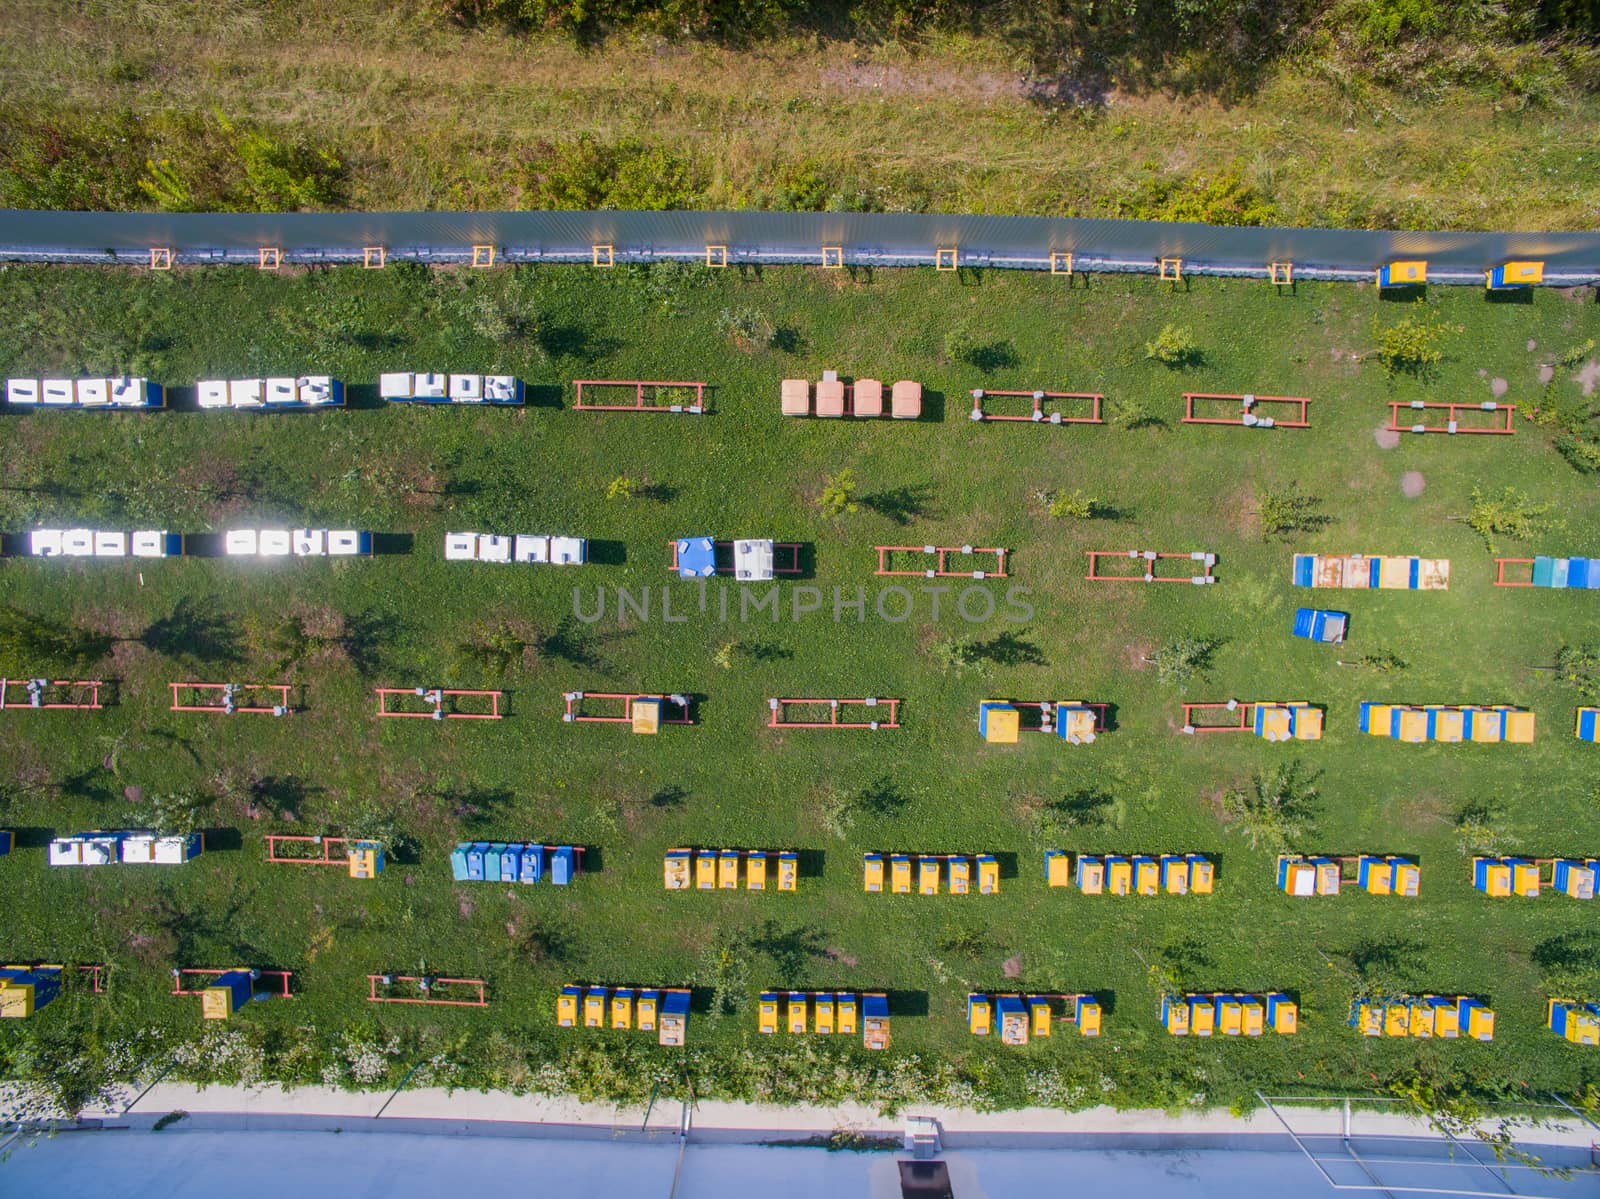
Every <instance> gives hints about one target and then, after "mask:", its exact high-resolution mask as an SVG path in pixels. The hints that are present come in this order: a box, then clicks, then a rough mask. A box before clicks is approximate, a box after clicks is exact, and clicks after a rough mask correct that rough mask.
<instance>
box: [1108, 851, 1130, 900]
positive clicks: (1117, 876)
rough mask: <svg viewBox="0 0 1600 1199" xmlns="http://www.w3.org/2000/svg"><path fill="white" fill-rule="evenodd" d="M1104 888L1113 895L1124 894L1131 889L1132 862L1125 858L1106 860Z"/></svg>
mask: <svg viewBox="0 0 1600 1199" xmlns="http://www.w3.org/2000/svg"><path fill="white" fill-rule="evenodd" d="M1106 890H1107V891H1109V892H1110V893H1111V894H1113V895H1126V894H1128V892H1129V891H1131V890H1133V863H1132V862H1130V861H1128V859H1127V858H1108V859H1107V860H1106Z"/></svg>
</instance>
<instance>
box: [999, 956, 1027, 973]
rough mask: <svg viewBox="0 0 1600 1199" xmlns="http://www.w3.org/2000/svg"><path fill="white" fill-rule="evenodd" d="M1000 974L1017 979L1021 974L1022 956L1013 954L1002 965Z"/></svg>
mask: <svg viewBox="0 0 1600 1199" xmlns="http://www.w3.org/2000/svg"><path fill="white" fill-rule="evenodd" d="M1000 973H1001V974H1004V975H1005V976H1006V977H1007V978H1016V977H1017V976H1018V975H1019V974H1021V973H1022V955H1021V954H1013V955H1012V956H1011V957H1008V958H1007V959H1006V960H1005V961H1004V962H1003V963H1001V966H1000Z"/></svg>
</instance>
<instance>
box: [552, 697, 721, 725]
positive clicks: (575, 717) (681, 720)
mask: <svg viewBox="0 0 1600 1199" xmlns="http://www.w3.org/2000/svg"><path fill="white" fill-rule="evenodd" d="M561 698H562V699H564V700H566V701H567V710H566V712H565V713H563V714H562V717H561V719H562V720H564V721H566V722H567V723H569V724H571V723H577V724H632V723H633V704H634V701H635V700H641V699H659V700H660V701H661V702H662V703H663V704H671V705H673V706H674V707H675V708H677V709H678V715H676V716H663V717H662V718H661V723H662V724H693V723H694V718H693V717H692V716H691V715H690V714H689V704H690V699H689V697H688V696H687V695H656V694H654V693H653V692H648V691H566V692H563V693H562V696H561ZM586 699H619V700H621V701H622V714H621V715H620V716H592V715H589V714H588V713H585V712H582V711H580V709H581V707H582V705H583V701H584V700H586Z"/></svg>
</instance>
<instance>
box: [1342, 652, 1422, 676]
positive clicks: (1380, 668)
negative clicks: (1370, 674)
mask: <svg viewBox="0 0 1600 1199" xmlns="http://www.w3.org/2000/svg"><path fill="white" fill-rule="evenodd" d="M1341 665H1349V666H1360V667H1362V668H1363V669H1365V670H1371V671H1375V672H1376V673H1378V674H1392V673H1393V672H1395V671H1397V670H1404V669H1406V667H1408V666H1410V665H1411V663H1409V662H1407V661H1406V660H1405V659H1404V658H1402V657H1401V656H1400V655H1399V654H1397V653H1395V652H1394V651H1393V650H1387V649H1379V650H1373V651H1372V652H1371V653H1370V654H1360V655H1358V656H1357V657H1356V658H1354V659H1353V660H1352V661H1350V662H1348V663H1341Z"/></svg>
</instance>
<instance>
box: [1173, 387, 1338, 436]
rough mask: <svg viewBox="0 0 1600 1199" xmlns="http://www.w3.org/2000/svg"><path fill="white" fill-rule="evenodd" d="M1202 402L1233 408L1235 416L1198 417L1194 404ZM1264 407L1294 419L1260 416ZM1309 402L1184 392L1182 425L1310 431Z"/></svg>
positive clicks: (1258, 396) (1286, 397) (1205, 392)
mask: <svg viewBox="0 0 1600 1199" xmlns="http://www.w3.org/2000/svg"><path fill="white" fill-rule="evenodd" d="M1197 400H1198V401H1203V402H1206V403H1207V404H1208V406H1214V404H1215V403H1217V402H1225V403H1228V404H1231V405H1233V407H1234V408H1235V410H1236V415H1234V416H1201V415H1200V410H1199V409H1198V408H1197V406H1196V403H1195V402H1196V401H1197ZM1265 404H1271V405H1274V406H1281V407H1283V408H1285V409H1286V410H1287V409H1292V410H1293V415H1292V416H1288V417H1284V418H1280V417H1275V416H1263V415H1262V414H1261V411H1260V410H1261V407H1262V406H1263V405H1265ZM1310 407H1311V401H1310V400H1309V399H1307V398H1306V397H1305V396H1262V395H1250V394H1242V395H1228V394H1220V393H1217V392H1209V391H1186V392H1184V393H1183V423H1184V424H1186V425H1232V426H1233V427H1234V428H1244V429H1252V428H1253V429H1309V428H1310V427H1311V412H1310Z"/></svg>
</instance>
